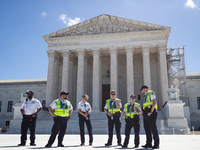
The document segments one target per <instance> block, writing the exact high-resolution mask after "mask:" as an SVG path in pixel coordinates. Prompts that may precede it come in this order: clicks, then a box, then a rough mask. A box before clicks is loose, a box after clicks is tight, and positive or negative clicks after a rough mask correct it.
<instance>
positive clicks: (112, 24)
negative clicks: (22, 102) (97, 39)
mask: <svg viewBox="0 0 200 150" xmlns="http://www.w3.org/2000/svg"><path fill="white" fill-rule="evenodd" d="M154 30H162V28H154V27H147V26H142V25H137V24H132V23H126V22H121V21H116V20H110V19H102V20H99V21H97V22H93V23H90V24H88V25H84V26H82V27H78V28H75V29H72V30H70V31H68V32H65V33H62V34H57V35H56V36H53V37H65V36H80V35H94V34H108V33H126V32H135V31H154Z"/></svg>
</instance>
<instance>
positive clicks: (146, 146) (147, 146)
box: [142, 144, 152, 148]
mask: <svg viewBox="0 0 200 150" xmlns="http://www.w3.org/2000/svg"><path fill="white" fill-rule="evenodd" d="M142 147H144V148H152V145H148V144H146V145H142Z"/></svg>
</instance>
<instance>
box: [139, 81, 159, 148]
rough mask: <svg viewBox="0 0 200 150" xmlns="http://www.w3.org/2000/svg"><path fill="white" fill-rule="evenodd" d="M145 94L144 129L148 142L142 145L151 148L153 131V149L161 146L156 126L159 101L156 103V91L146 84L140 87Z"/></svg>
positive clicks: (143, 109)
mask: <svg viewBox="0 0 200 150" xmlns="http://www.w3.org/2000/svg"><path fill="white" fill-rule="evenodd" d="M140 91H142V93H143V94H144V98H143V108H142V111H143V122H144V130H145V132H146V144H145V145H143V146H142V147H144V148H151V147H152V133H153V139H154V146H153V147H152V148H153V149H158V148H159V136H158V130H157V126H156V119H157V103H156V93H155V92H154V91H152V90H148V87H147V86H146V85H143V86H142V87H141V89H140Z"/></svg>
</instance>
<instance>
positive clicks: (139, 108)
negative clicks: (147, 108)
mask: <svg viewBox="0 0 200 150" xmlns="http://www.w3.org/2000/svg"><path fill="white" fill-rule="evenodd" d="M134 103H135V102H134ZM132 104H133V103H129V105H132ZM134 106H135V105H134ZM136 108H137V109H138V110H139V111H142V110H141V107H140V106H138V107H136ZM124 112H126V111H125V108H124Z"/></svg>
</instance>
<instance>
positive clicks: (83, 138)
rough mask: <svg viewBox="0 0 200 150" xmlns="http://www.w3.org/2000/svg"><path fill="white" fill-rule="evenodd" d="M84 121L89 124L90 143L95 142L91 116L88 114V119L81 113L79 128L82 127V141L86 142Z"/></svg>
mask: <svg viewBox="0 0 200 150" xmlns="http://www.w3.org/2000/svg"><path fill="white" fill-rule="evenodd" d="M84 122H85V123H86V125H87V130H88V134H89V143H92V142H93V135H92V125H91V122H90V116H88V120H86V118H85V117H84V116H83V115H81V114H79V128H80V136H81V143H82V144H83V143H85V132H84Z"/></svg>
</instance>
